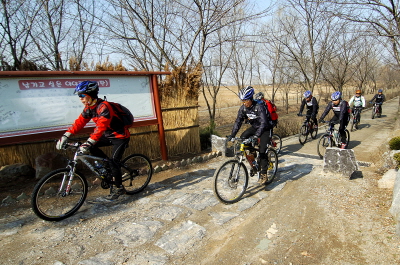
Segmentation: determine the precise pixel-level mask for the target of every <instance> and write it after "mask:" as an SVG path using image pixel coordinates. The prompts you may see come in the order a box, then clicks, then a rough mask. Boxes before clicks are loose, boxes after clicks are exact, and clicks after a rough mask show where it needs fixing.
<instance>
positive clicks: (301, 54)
mask: <svg viewBox="0 0 400 265" xmlns="http://www.w3.org/2000/svg"><path fill="white" fill-rule="evenodd" d="M287 3H288V4H287V5H286V6H283V7H282V9H281V10H280V12H278V16H277V17H276V18H275V19H274V22H273V23H274V29H275V30H274V31H273V32H272V33H271V34H269V36H270V37H272V38H273V39H274V40H275V41H277V42H280V43H281V44H282V45H283V46H284V49H282V50H281V51H282V54H283V55H284V56H285V58H286V60H287V61H288V62H290V63H291V64H292V65H293V67H295V68H296V72H298V73H300V74H301V79H300V84H301V85H302V86H303V88H304V89H305V90H311V91H313V90H314V88H315V86H316V84H317V83H318V82H319V81H320V78H321V71H322V67H323V64H324V63H325V60H326V58H327V53H328V52H329V51H330V49H331V45H332V44H331V36H332V30H333V27H334V26H335V20H334V19H330V18H328V17H326V14H325V13H324V12H323V11H324V10H325V8H326V7H325V1H304V0H288V1H287Z"/></svg>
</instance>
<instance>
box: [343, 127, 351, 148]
mask: <svg viewBox="0 0 400 265" xmlns="http://www.w3.org/2000/svg"><path fill="white" fill-rule="evenodd" d="M344 131H345V133H346V147H345V148H346V149H347V147H349V143H350V132H349V131H348V130H347V129H346V130H344Z"/></svg>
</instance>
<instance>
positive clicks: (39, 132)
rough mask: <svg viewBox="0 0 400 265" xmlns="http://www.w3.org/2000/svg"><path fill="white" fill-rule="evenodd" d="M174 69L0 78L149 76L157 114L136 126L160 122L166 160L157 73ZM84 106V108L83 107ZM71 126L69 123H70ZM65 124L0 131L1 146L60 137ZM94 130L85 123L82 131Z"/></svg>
mask: <svg viewBox="0 0 400 265" xmlns="http://www.w3.org/2000/svg"><path fill="white" fill-rule="evenodd" d="M169 74H171V72H161V71H160V72H147V71H0V80H1V79H18V78H29V77H34V78H38V77H39V78H40V77H42V78H49V79H51V78H62V77H67V78H79V79H85V80H90V79H88V78H85V77H89V76H90V77H91V78H93V76H96V77H98V78H101V76H112V77H114V76H128V77H129V76H144V77H148V78H149V86H150V91H151V93H152V95H153V102H152V104H153V106H152V107H153V108H154V112H155V115H154V117H147V118H144V119H140V120H138V121H136V120H135V122H134V125H133V127H141V126H149V125H157V127H158V133H159V140H160V148H161V157H162V159H163V160H168V155H167V147H166V141H165V131H164V126H163V120H162V112H161V103H160V95H159V90H158V82H157V76H158V75H169ZM82 109H83V108H82ZM67 127H69V126H67ZM67 127H66V126H55V127H46V128H41V129H32V130H24V131H15V132H12V131H11V132H7V133H1V134H0V146H6V145H14V144H22V143H27V142H39V141H44V140H49V139H54V138H58V137H60V133H62V132H65V130H66V129H67ZM92 131H93V125H92V126H90V125H89V124H88V126H85V128H84V129H82V130H81V131H80V132H79V133H80V134H81V133H82V134H83V133H90V132H92Z"/></svg>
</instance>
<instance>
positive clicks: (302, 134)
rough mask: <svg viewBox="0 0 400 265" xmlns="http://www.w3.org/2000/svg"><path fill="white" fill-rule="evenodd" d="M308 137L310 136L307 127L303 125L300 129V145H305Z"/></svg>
mask: <svg viewBox="0 0 400 265" xmlns="http://www.w3.org/2000/svg"><path fill="white" fill-rule="evenodd" d="M307 136H308V131H307V125H305V124H303V125H302V126H301V127H300V135H299V142H300V144H305V143H306V141H307Z"/></svg>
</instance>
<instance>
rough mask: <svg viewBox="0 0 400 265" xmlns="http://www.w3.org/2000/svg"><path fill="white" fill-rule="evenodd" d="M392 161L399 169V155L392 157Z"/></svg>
mask: <svg viewBox="0 0 400 265" xmlns="http://www.w3.org/2000/svg"><path fill="white" fill-rule="evenodd" d="M393 159H394V161H396V168H399V166H400V153H396V154H394V156H393Z"/></svg>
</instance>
